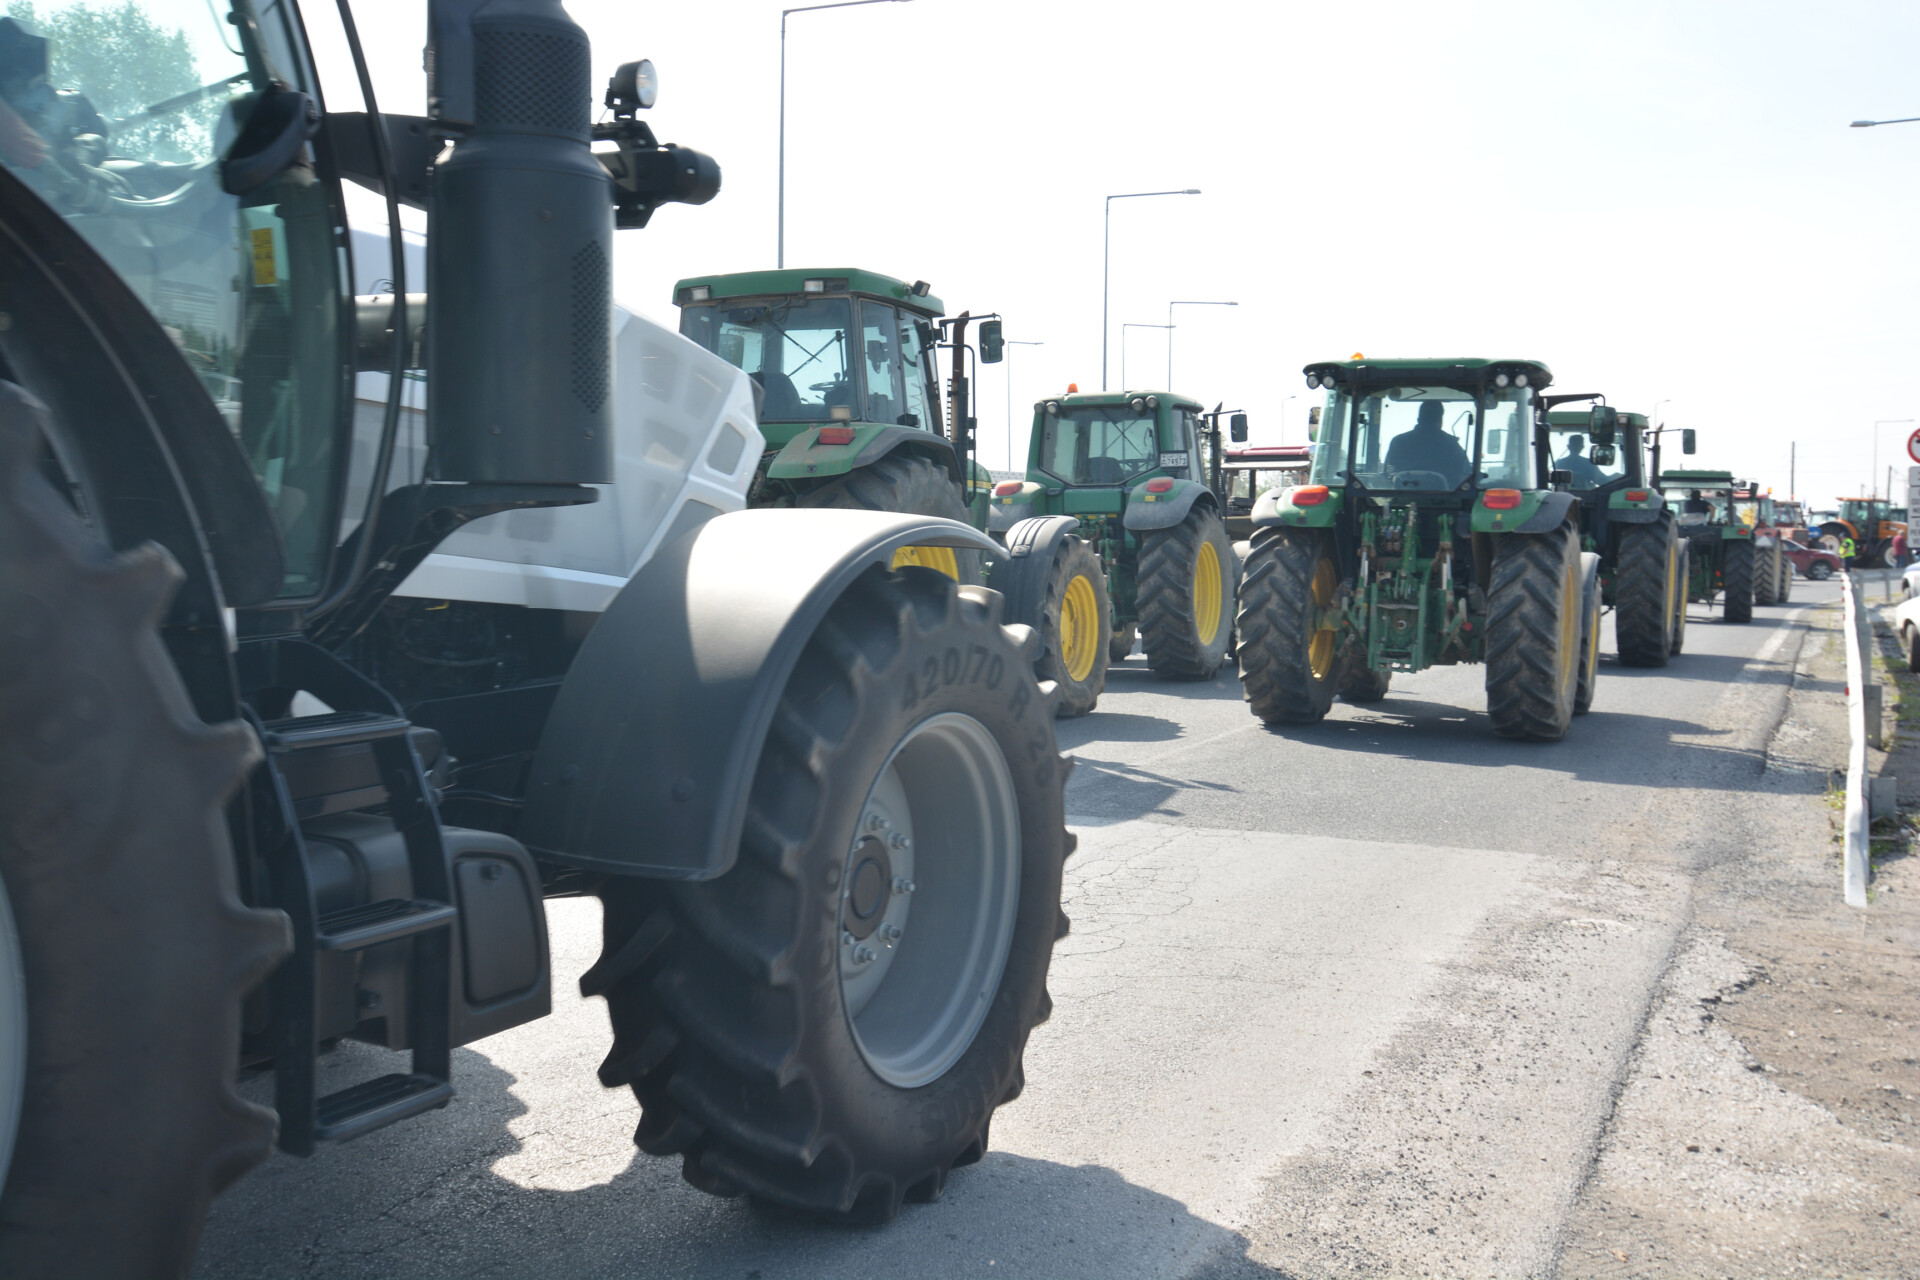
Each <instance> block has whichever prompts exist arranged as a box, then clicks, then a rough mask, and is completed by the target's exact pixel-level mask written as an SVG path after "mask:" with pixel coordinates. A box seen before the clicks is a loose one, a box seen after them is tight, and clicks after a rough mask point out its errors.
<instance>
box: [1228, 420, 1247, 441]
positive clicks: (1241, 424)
mask: <svg viewBox="0 0 1920 1280" xmlns="http://www.w3.org/2000/svg"><path fill="white" fill-rule="evenodd" d="M1227 432H1228V434H1229V435H1231V436H1232V437H1233V442H1234V443H1235V444H1245V443H1246V442H1247V415H1246V414H1244V413H1236V414H1234V415H1233V416H1232V417H1231V418H1228V419H1227Z"/></svg>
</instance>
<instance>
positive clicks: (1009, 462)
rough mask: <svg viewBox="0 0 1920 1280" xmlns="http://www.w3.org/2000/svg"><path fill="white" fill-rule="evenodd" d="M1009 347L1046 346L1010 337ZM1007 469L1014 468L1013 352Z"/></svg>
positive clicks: (1009, 370)
mask: <svg viewBox="0 0 1920 1280" xmlns="http://www.w3.org/2000/svg"><path fill="white" fill-rule="evenodd" d="M1005 345H1006V346H1009V347H1044V346H1046V345H1047V344H1046V343H1044V342H1023V341H1021V340H1020V339H1018V338H1008V339H1007V340H1006V343H1005ZM1007 470H1009V471H1011V470H1013V353H1012V352H1011V351H1009V352H1008V353H1007Z"/></svg>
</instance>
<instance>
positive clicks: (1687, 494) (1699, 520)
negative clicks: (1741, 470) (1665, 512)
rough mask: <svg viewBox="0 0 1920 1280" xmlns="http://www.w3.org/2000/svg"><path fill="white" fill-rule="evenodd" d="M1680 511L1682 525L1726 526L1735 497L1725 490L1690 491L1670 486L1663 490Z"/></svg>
mask: <svg viewBox="0 0 1920 1280" xmlns="http://www.w3.org/2000/svg"><path fill="white" fill-rule="evenodd" d="M1661 492H1662V493H1664V494H1665V495H1666V497H1667V500H1668V501H1669V502H1672V503H1675V504H1676V505H1677V506H1678V507H1679V510H1680V523H1681V524H1726V523H1727V522H1728V516H1729V513H1730V506H1729V504H1730V503H1731V502H1732V500H1733V495H1732V494H1731V493H1730V492H1728V491H1727V490H1725V489H1690V488H1686V487H1684V486H1679V485H1668V486H1667V487H1666V488H1665V489H1663V490H1661Z"/></svg>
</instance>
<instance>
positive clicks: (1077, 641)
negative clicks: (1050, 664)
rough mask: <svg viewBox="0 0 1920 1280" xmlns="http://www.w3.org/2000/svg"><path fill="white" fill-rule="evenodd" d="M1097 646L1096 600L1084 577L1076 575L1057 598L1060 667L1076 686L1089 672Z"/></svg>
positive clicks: (1098, 633)
mask: <svg viewBox="0 0 1920 1280" xmlns="http://www.w3.org/2000/svg"><path fill="white" fill-rule="evenodd" d="M1099 647H1100V601H1099V599H1098V598H1097V597H1096V596H1095V595H1094V594H1093V584H1092V583H1091V582H1088V581H1087V576H1086V575H1085V574H1083V573H1077V574H1075V575H1074V576H1073V579H1072V580H1071V581H1070V582H1068V583H1067V590H1066V593H1065V594H1064V595H1062V596H1061V597H1060V665H1061V666H1062V667H1064V668H1066V672H1067V679H1069V680H1071V681H1073V682H1074V683H1075V684H1079V683H1080V682H1081V681H1082V680H1085V679H1086V678H1087V677H1088V676H1089V675H1091V674H1092V673H1093V663H1094V659H1095V657H1096V656H1097V654H1096V653H1095V651H1096V650H1097V649H1099Z"/></svg>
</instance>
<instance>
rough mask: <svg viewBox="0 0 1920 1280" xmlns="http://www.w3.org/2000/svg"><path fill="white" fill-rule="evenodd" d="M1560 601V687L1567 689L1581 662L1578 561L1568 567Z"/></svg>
mask: <svg viewBox="0 0 1920 1280" xmlns="http://www.w3.org/2000/svg"><path fill="white" fill-rule="evenodd" d="M1560 590H1561V595H1560V599H1561V600H1562V601H1563V603H1562V605H1561V608H1560V669H1559V673H1560V687H1561V688H1563V689H1564V688H1566V687H1567V685H1568V682H1569V681H1571V680H1572V679H1573V674H1574V671H1575V670H1576V666H1575V664H1576V663H1577V662H1578V661H1579V649H1580V564H1579V562H1578V561H1575V562H1574V563H1572V564H1570V565H1568V566H1567V577H1566V581H1565V583H1563V584H1562V585H1561V588H1560Z"/></svg>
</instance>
